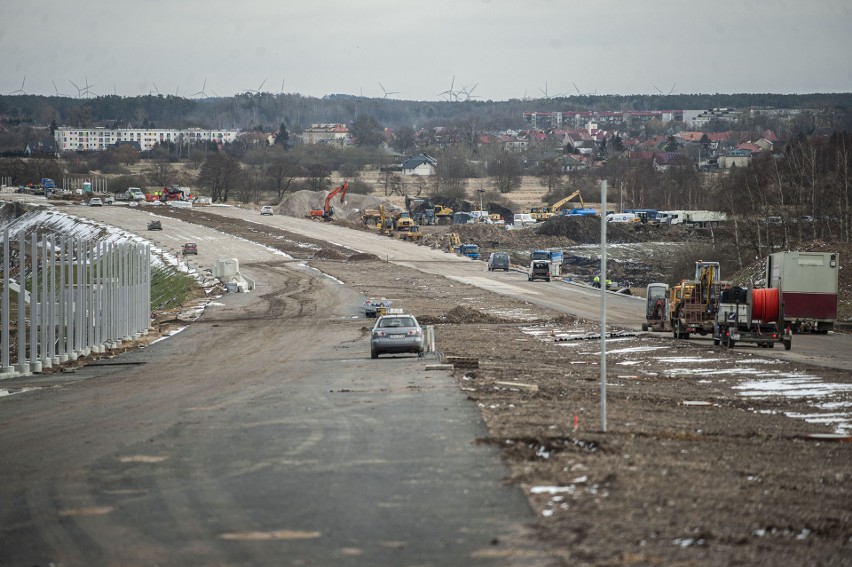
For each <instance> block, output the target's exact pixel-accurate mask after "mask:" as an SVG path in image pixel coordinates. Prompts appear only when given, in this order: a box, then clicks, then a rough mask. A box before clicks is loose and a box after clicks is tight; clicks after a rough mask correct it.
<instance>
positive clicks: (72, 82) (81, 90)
mask: <svg viewBox="0 0 852 567" xmlns="http://www.w3.org/2000/svg"><path fill="white" fill-rule="evenodd" d="M68 82H69V83H71V84H72V85H74V88H75V89H77V98H80V96H81V95H82V94H83V89H81V88H80V87H78V86H77V83H75V82H74V81H72V80H71V79H68Z"/></svg>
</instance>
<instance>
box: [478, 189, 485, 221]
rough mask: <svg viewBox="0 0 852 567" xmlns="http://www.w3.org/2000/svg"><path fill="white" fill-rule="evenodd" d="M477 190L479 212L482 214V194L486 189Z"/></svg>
mask: <svg viewBox="0 0 852 567" xmlns="http://www.w3.org/2000/svg"><path fill="white" fill-rule="evenodd" d="M476 192H477V193H479V211H480V213H479V214H480V215H481V214H482V194H483V193H485V189H477V190H476Z"/></svg>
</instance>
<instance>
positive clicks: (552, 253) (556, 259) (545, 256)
mask: <svg viewBox="0 0 852 567" xmlns="http://www.w3.org/2000/svg"><path fill="white" fill-rule="evenodd" d="M530 260H547V261H548V262H550V267H549V269H550V275H551V276H553V277H555V278H558V277H559V276H561V275H562V262H563V260H564V254H563V252H562V250H533V251H532V252H531V253H530Z"/></svg>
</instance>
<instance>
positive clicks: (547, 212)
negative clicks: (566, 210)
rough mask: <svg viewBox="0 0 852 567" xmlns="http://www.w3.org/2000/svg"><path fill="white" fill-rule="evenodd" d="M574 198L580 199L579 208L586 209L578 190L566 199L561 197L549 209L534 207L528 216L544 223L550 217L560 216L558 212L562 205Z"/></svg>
mask: <svg viewBox="0 0 852 567" xmlns="http://www.w3.org/2000/svg"><path fill="white" fill-rule="evenodd" d="M574 197H579V198H580V206H581V208H583V209H585V208H586V203H585V202H584V201H583V196H582V195H581V194H580V190H579V189H577V190H576V191H574V192H573V193H571V194H570V195H568V196H567V197H563V198H562V199H559V200H558V201H556V202H555V203H553V204H552V205H550V206H549V207H535V208H532V209H530V214H531V215H532V217H533V218H534V219H535V220H536V221H539V222H540V221H544V220H547V219H549V218H550V217H553V216H556V215H558V214H560V210H561V209H562V205H564V204H565V203H567V202H568V201H570V200H571V199H573V198H574Z"/></svg>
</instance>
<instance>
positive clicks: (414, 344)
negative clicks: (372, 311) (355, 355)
mask: <svg viewBox="0 0 852 567" xmlns="http://www.w3.org/2000/svg"><path fill="white" fill-rule="evenodd" d="M423 348H424V337H423V329H422V328H421V327H420V324H419V323H417V319H416V318H415V317H414V316H413V315H382V316H381V317H379V318H378V319H377V320H376V324H375V325H374V326H373V331H372V332H371V333H370V357H371V358H378V357H379V355H380V354H392V353H402V352H410V353H414V354H420V353H421V352H423Z"/></svg>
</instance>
